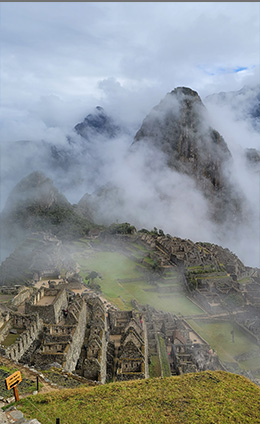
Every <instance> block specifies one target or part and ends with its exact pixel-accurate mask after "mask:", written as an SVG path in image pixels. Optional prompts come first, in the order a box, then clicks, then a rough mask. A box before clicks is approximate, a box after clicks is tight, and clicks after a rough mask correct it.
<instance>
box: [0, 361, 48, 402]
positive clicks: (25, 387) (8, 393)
mask: <svg viewBox="0 0 260 424" xmlns="http://www.w3.org/2000/svg"><path fill="white" fill-rule="evenodd" d="M16 371H19V368H9V367H6V366H5V365H2V364H0V381H1V384H0V396H3V397H4V398H8V397H12V396H13V390H7V389H6V388H5V379H6V378H7V377H9V376H10V375H12V374H13V373H14V372H16ZM21 374H22V381H21V383H20V384H19V386H18V391H19V394H21V395H23V394H30V393H32V392H33V391H34V390H36V388H37V384H36V379H35V380H34V381H33V380H30V379H28V378H25V377H24V375H23V373H21ZM39 386H40V387H42V384H41V383H40V384H39Z"/></svg>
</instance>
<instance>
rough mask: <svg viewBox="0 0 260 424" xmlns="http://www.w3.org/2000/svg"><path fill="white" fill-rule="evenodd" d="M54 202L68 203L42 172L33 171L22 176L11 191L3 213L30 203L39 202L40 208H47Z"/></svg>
mask: <svg viewBox="0 0 260 424" xmlns="http://www.w3.org/2000/svg"><path fill="white" fill-rule="evenodd" d="M54 203H59V204H66V205H70V204H69V202H68V201H67V199H66V198H65V196H63V195H62V194H61V193H60V192H59V191H58V190H57V189H56V187H54V185H53V182H52V180H51V179H50V178H48V177H46V175H45V174H43V173H42V172H39V171H34V172H32V173H31V174H29V175H27V176H26V177H24V178H22V180H21V181H20V182H19V183H18V184H17V185H16V186H15V187H14V189H13V190H12V191H11V193H10V195H9V197H8V199H7V202H6V205H5V208H4V213H6V212H10V211H14V210H16V209H20V208H24V207H25V206H26V207H28V206H30V205H32V204H33V205H35V204H39V205H40V206H41V208H44V209H48V208H50V207H51V206H52V205H53V204H54Z"/></svg>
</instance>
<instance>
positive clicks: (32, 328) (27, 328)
mask: <svg viewBox="0 0 260 424" xmlns="http://www.w3.org/2000/svg"><path fill="white" fill-rule="evenodd" d="M7 327H8V328H9V330H10V329H11V328H12V327H15V328H20V329H24V331H23V332H22V333H21V334H20V335H19V336H18V337H17V339H16V341H15V343H13V344H12V345H10V346H8V347H6V348H4V347H3V346H1V352H2V354H4V355H5V356H7V357H9V358H10V359H12V360H13V361H19V359H20V358H21V357H22V356H23V355H24V353H25V352H26V351H27V350H28V349H29V348H30V346H31V345H32V343H33V342H34V340H36V338H37V337H38V335H39V332H40V331H41V328H42V322H41V320H40V319H39V315H38V314H32V315H30V316H26V315H20V314H14V315H13V316H12V318H11V319H10V320H9V322H8V325H7ZM2 341H3V340H2Z"/></svg>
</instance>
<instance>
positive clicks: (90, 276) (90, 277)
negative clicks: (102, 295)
mask: <svg viewBox="0 0 260 424" xmlns="http://www.w3.org/2000/svg"><path fill="white" fill-rule="evenodd" d="M97 277H99V274H98V273H97V272H96V271H91V273H90V274H88V275H87V276H86V280H88V281H91V283H93V281H94V279H95V278H97Z"/></svg>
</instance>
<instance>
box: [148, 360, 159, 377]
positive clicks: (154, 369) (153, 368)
mask: <svg viewBox="0 0 260 424" xmlns="http://www.w3.org/2000/svg"><path fill="white" fill-rule="evenodd" d="M149 376H150V378H154V377H160V376H161V365H160V361H159V357H158V356H157V355H153V356H151V358H150V364H149Z"/></svg>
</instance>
